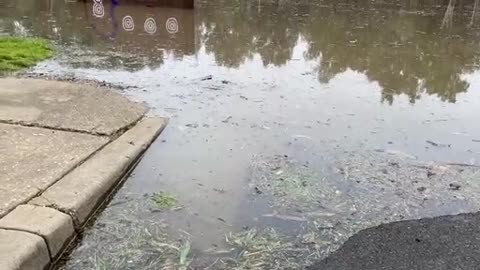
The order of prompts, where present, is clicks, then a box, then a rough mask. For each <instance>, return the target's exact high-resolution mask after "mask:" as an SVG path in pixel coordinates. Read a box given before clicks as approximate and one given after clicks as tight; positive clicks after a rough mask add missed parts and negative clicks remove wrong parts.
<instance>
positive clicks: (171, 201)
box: [152, 192, 182, 210]
mask: <svg viewBox="0 0 480 270" xmlns="http://www.w3.org/2000/svg"><path fill="white" fill-rule="evenodd" d="M152 201H153V203H154V204H155V206H156V207H157V208H159V209H162V210H179V209H181V208H182V206H180V205H179V204H178V200H177V198H176V197H175V196H174V195H173V194H170V193H167V192H155V193H154V194H153V196H152Z"/></svg>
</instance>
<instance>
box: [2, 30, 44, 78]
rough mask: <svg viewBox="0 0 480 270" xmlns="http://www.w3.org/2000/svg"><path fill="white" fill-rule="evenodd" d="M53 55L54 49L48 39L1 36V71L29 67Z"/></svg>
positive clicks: (12, 70)
mask: <svg viewBox="0 0 480 270" xmlns="http://www.w3.org/2000/svg"><path fill="white" fill-rule="evenodd" d="M52 55H53V49H52V47H51V45H50V43H49V42H48V41H47V40H44V39H38V38H17V37H0V72H14V71H18V70H20V69H23V68H28V67H31V66H34V65H35V64H36V63H37V62H39V61H41V60H45V59H47V58H49V57H51V56H52Z"/></svg>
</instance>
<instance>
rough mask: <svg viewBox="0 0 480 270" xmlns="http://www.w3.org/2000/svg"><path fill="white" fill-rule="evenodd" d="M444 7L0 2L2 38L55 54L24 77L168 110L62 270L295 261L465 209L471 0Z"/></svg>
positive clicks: (471, 130)
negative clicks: (38, 42) (84, 85)
mask: <svg viewBox="0 0 480 270" xmlns="http://www.w3.org/2000/svg"><path fill="white" fill-rule="evenodd" d="M140 2H141V1H140ZM444 2H445V1H397V2H395V4H389V3H384V2H378V1H375V2H373V1H294V2H291V1H263V0H262V1H220V0H214V1H198V2H196V7H195V9H181V8H172V7H160V6H158V5H155V4H152V3H153V2H149V3H146V2H143V3H139V2H135V1H127V2H122V1H120V2H116V1H113V4H112V2H110V1H95V2H94V1H86V3H83V2H74V1H33V0H21V1H8V0H7V1H5V0H4V1H1V2H0V32H1V33H2V34H14V35H20V36H22V35H26V36H42V37H47V38H50V39H52V40H54V41H55V43H56V46H57V48H58V55H57V57H55V58H54V59H52V60H49V61H46V62H42V63H40V64H39V65H38V66H36V67H35V68H34V69H32V70H29V71H27V72H25V73H24V74H23V76H30V77H48V78H57V79H63V80H73V81H80V82H83V81H95V82H96V83H99V84H103V85H105V84H107V85H113V86H116V87H117V88H118V91H120V92H122V93H123V94H125V95H127V96H128V97H130V98H132V99H134V100H138V101H142V102H145V103H147V104H148V105H149V106H150V107H151V108H152V110H151V112H150V114H152V115H161V116H167V117H170V124H169V126H168V127H167V129H166V130H165V131H164V132H163V134H162V135H161V137H160V138H159V139H158V140H157V141H156V142H155V143H154V144H153V145H152V146H151V148H150V149H149V150H148V151H147V153H146V154H145V157H144V159H143V160H142V161H141V162H140V163H139V165H138V167H137V168H136V169H135V170H134V172H133V173H132V175H131V176H130V177H129V179H128V181H126V183H125V184H124V186H123V187H122V188H121V189H120V190H119V191H118V193H117V194H116V195H115V197H114V198H113V200H112V201H111V202H110V204H109V205H108V206H107V208H106V209H105V210H104V212H102V213H101V214H99V216H98V217H97V218H96V220H95V221H94V222H92V223H91V224H89V226H88V227H87V229H86V230H85V233H84V236H83V238H82V239H81V241H80V242H79V243H78V245H77V246H76V247H75V248H74V249H73V251H72V252H71V254H69V255H68V256H65V258H63V260H62V263H61V264H60V265H59V269H299V268H302V267H303V266H305V265H308V264H310V263H311V262H313V261H315V260H318V259H322V258H325V257H326V256H327V255H328V254H329V253H330V252H331V251H333V250H335V249H337V248H338V247H339V246H340V245H341V244H342V243H344V242H345V241H346V239H348V237H349V236H351V235H352V234H354V233H356V232H357V231H359V230H361V229H364V228H367V227H370V226H375V225H378V224H380V223H385V222H391V221H397V220H404V219H413V218H421V217H431V216H438V215H446V214H457V213H461V212H471V211H477V210H478V208H479V205H480V198H479V197H478V195H477V194H480V193H479V192H478V191H479V189H480V187H479V186H478V185H477V183H476V181H475V179H477V178H478V177H477V174H478V166H479V165H480V163H479V162H478V159H479V158H480V143H479V141H480V127H479V126H478V125H475V123H476V122H478V121H477V115H478V114H479V112H480V111H479V110H480V109H479V108H480V106H479V105H480V72H479V68H480V45H479V44H480V43H479V41H480V36H479V35H478V33H479V32H478V31H479V28H480V21H479V19H478V18H477V16H478V14H480V12H478V10H477V11H476V12H474V3H475V1H461V3H456V5H453V6H452V5H450V7H449V5H448V2H447V3H444ZM451 2H452V1H451Z"/></svg>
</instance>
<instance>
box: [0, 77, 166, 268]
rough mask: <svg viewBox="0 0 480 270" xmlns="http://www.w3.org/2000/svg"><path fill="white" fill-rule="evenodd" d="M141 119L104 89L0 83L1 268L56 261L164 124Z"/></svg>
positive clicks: (139, 108) (139, 111)
mask: <svg viewBox="0 0 480 270" xmlns="http://www.w3.org/2000/svg"><path fill="white" fill-rule="evenodd" d="M145 112H146V107H145V106H143V105H141V104H138V103H134V102H131V101H129V100H128V99H126V98H125V97H123V96H122V95H119V94H117V93H115V92H114V91H111V90H108V89H101V88H97V87H93V86H88V85H77V84H73V83H66V82H56V81H46V80H34V79H13V78H7V79H0V269H2V270H10V269H43V268H44V267H45V266H48V265H50V264H52V263H53V262H54V261H55V260H56V259H58V257H59V255H60V253H61V251H62V250H63V249H64V248H65V246H66V245H68V243H69V241H70V240H72V238H73V237H74V236H75V235H76V231H79V229H80V228H81V226H82V225H83V224H84V223H85V221H86V220H87V219H88V217H89V215H90V214H91V213H92V212H93V211H94V210H95V208H96V207H98V205H99V204H100V203H101V202H102V199H103V198H104V197H105V195H107V194H108V192H110V191H111V190H112V188H113V187H114V186H115V185H116V184H117V183H118V182H119V180H120V179H121V178H122V176H123V175H124V174H125V173H126V172H127V170H128V169H129V167H130V166H132V164H134V163H135V160H136V159H137V158H138V157H139V156H140V155H141V154H142V153H143V150H145V149H146V148H147V147H148V145H149V144H150V143H151V142H152V141H153V140H154V139H155V138H156V137H157V136H158V135H159V133H160V132H161V130H162V129H163V128H164V126H165V125H166V120H165V119H161V118H144V114H145ZM17 241H19V243H17Z"/></svg>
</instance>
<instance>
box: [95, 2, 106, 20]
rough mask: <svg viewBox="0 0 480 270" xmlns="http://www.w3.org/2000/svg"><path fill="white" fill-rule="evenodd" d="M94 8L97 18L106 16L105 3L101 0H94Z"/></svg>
mask: <svg viewBox="0 0 480 270" xmlns="http://www.w3.org/2000/svg"><path fill="white" fill-rule="evenodd" d="M92 9H93V16H95V17H97V18H103V16H105V8H103V3H102V1H101V0H94V3H93V8H92Z"/></svg>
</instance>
